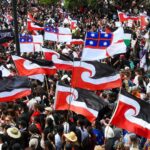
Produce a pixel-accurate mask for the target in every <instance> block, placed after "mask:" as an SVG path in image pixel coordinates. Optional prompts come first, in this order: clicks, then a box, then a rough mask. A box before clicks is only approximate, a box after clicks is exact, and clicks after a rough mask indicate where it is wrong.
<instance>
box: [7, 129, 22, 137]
mask: <svg viewBox="0 0 150 150" xmlns="http://www.w3.org/2000/svg"><path fill="white" fill-rule="evenodd" d="M7 134H8V135H9V136H10V137H12V138H14V139H18V138H20V137H21V132H20V131H19V129H18V128H16V127H10V128H8V129H7Z"/></svg>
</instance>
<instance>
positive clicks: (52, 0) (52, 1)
mask: <svg viewBox="0 0 150 150" xmlns="http://www.w3.org/2000/svg"><path fill="white" fill-rule="evenodd" d="M57 2H58V0H39V3H40V4H45V5H48V4H56V3H57Z"/></svg>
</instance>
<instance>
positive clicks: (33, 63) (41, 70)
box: [12, 55, 56, 76]
mask: <svg viewBox="0 0 150 150" xmlns="http://www.w3.org/2000/svg"><path fill="white" fill-rule="evenodd" d="M12 59H13V61H14V64H15V66H16V69H17V71H18V74H19V75H20V76H31V75H39V74H43V75H53V74H55V73H56V67H55V66H54V64H53V63H52V62H51V61H46V60H39V59H36V60H35V59H27V58H23V57H19V56H15V55H13V56H12Z"/></svg>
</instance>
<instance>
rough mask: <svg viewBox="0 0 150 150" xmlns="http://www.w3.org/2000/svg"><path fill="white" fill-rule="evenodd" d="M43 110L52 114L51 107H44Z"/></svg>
mask: <svg viewBox="0 0 150 150" xmlns="http://www.w3.org/2000/svg"><path fill="white" fill-rule="evenodd" d="M45 110H47V111H49V112H52V111H53V110H52V108H51V107H46V108H45Z"/></svg>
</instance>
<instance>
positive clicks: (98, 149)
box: [94, 145, 104, 150]
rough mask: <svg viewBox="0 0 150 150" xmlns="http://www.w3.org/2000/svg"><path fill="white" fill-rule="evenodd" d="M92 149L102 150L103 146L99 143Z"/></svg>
mask: <svg viewBox="0 0 150 150" xmlns="http://www.w3.org/2000/svg"><path fill="white" fill-rule="evenodd" d="M94 150H104V148H103V147H102V146H100V145H96V146H95V147H94Z"/></svg>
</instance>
